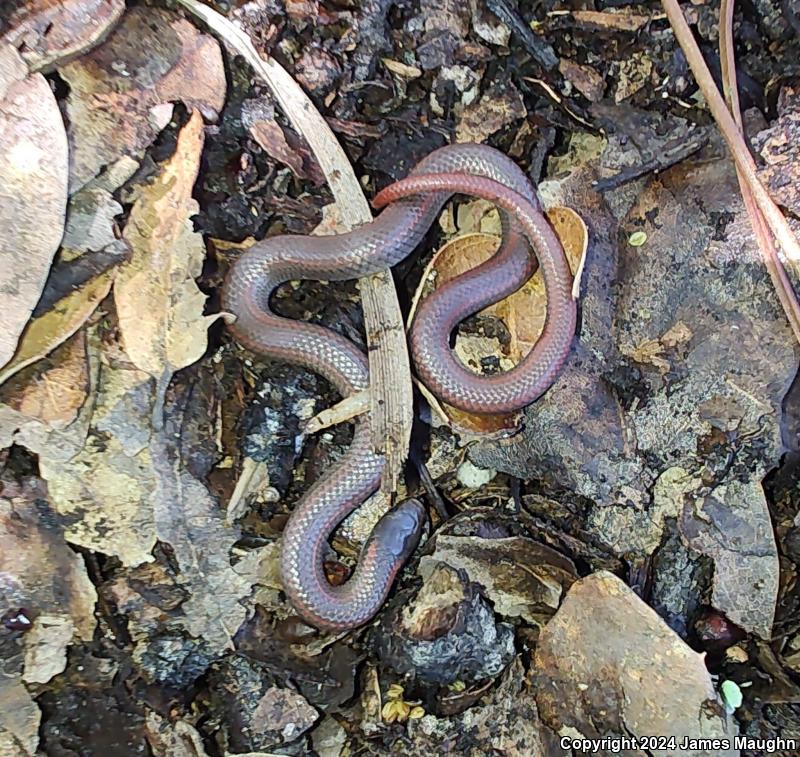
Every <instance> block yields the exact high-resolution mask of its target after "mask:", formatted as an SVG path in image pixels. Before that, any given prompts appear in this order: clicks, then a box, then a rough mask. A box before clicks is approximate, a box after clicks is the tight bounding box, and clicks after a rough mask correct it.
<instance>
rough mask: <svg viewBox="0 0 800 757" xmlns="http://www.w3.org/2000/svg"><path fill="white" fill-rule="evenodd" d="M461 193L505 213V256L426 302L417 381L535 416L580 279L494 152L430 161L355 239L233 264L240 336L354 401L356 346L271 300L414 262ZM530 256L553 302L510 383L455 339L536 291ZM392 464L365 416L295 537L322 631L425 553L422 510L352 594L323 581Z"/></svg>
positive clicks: (301, 600)
mask: <svg viewBox="0 0 800 757" xmlns="http://www.w3.org/2000/svg"><path fill="white" fill-rule="evenodd" d="M456 192H462V193H464V194H470V195H475V196H478V197H485V198H486V199H489V200H491V201H493V202H494V203H495V204H496V205H497V206H498V207H499V208H500V211H501V215H502V219H503V244H502V245H501V247H500V249H499V250H498V251H497V253H496V254H495V255H494V256H493V257H492V258H491V259H490V260H488V261H486V262H485V263H483V264H481V265H479V266H477V267H476V268H474V269H473V270H471V271H468V272H467V273H464V274H462V275H461V276H459V277H457V278H455V279H453V280H451V281H449V282H447V283H446V284H445V285H443V286H442V287H440V288H439V289H437V290H436V291H435V292H434V293H432V294H431V295H429V296H428V297H427V298H426V299H425V300H424V301H423V302H422V304H421V306H420V308H419V309H418V311H417V314H416V316H415V319H414V324H413V327H412V330H411V337H410V346H411V354H412V358H413V361H414V365H415V368H416V371H417V373H418V375H419V376H420V378H421V379H422V380H423V382H424V383H425V384H426V385H427V386H428V388H429V389H430V390H431V391H432V392H433V393H434V394H435V395H437V396H438V397H439V398H440V399H442V400H443V401H445V402H447V403H448V404H450V405H453V406H455V407H458V408H460V409H462V410H465V411H468V412H472V413H481V414H491V413H502V412H511V411H514V410H518V409H520V408H522V407H525V406H526V405H529V404H530V403H531V402H533V401H534V400H535V399H536V398H537V397H539V396H540V395H541V394H542V393H543V392H544V391H545V390H546V389H547V388H548V387H549V386H550V384H551V383H552V382H553V380H554V379H555V377H556V376H557V374H558V371H559V370H560V368H561V366H562V365H563V363H564V361H565V359H566V356H567V354H568V352H569V349H570V345H571V343H572V338H573V335H574V333H575V324H576V306H575V301H574V299H573V297H572V291H571V288H572V276H571V273H570V270H569V267H568V265H567V262H566V259H565V257H564V253H563V250H562V248H561V244H560V242H559V241H558V238H557V237H556V236H555V234H554V232H553V230H552V229H551V227H550V226H549V224H548V223H547V221H546V220H545V218H544V216H543V214H542V212H541V208H540V206H539V203H538V201H537V199H536V194H535V192H534V189H533V187H532V186H531V184H530V182H529V181H528V180H527V178H526V177H525V175H524V174H523V173H522V171H521V170H520V169H519V168H518V167H517V166H516V164H514V163H513V162H512V161H511V160H510V159H508V158H507V157H505V156H504V155H503V154H502V153H500V152H498V151H496V150H494V149H492V148H490V147H486V146H483V145H453V146H450V147H444V148H442V149H440V150H437V151H435V152H433V153H431V154H430V155H429V156H428V157H427V158H425V159H424V160H422V161H421V162H420V163H419V164H418V165H417V167H416V168H415V169H414V170H413V172H412V173H411V175H410V176H409V178H408V179H404V180H402V181H401V182H398V183H397V184H395V185H392V186H391V187H388V188H387V189H385V190H383V192H381V193H380V194H379V195H378V197H377V198H376V202H377V203H378V204H387V203H390V204H388V207H386V209H385V210H384V211H383V212H382V213H381V214H380V215H379V216H378V217H377V218H376V219H375V220H374V221H372V222H371V223H368V224H365V225H364V226H361V227H359V228H358V229H355V230H354V231H351V232H349V233H346V234H339V235H336V236H328V237H312V236H279V237H271V238H269V239H265V240H264V241H262V242H259V243H257V244H255V245H254V246H253V247H251V248H250V249H249V250H248V251H247V252H246V253H245V254H244V255H242V257H241V258H239V260H237V261H236V263H235V265H234V266H233V268H232V269H231V272H230V274H229V276H228V278H227V281H226V283H225V287H224V291H223V308H224V309H225V310H227V311H229V312H231V313H233V314H234V315H235V316H236V322H235V323H234V324H233V325H232V327H231V328H232V330H233V333H234V334H235V335H236V337H237V339H238V340H239V341H240V342H241V343H242V344H244V345H245V346H246V347H248V348H250V349H252V350H254V351H255V352H258V353H261V354H263V355H265V356H268V357H271V358H276V359H278V360H285V361H287V362H290V363H295V364H297V365H302V366H304V367H306V368H308V369H310V370H312V371H315V372H316V373H318V374H320V375H321V376H323V377H325V378H326V379H327V380H328V381H330V382H331V383H332V384H333V386H334V387H335V388H336V390H337V391H338V392H339V393H340V394H341V395H342V396H343V397H345V396H349V395H351V394H353V393H355V392H358V391H360V390H362V389H366V388H367V387H368V386H369V369H368V363H367V359H366V356H365V355H364V354H363V353H362V352H361V351H360V350H359V349H358V348H356V347H355V345H353V344H352V343H351V342H349V341H348V340H347V339H345V338H344V337H341V336H339V335H338V334H336V333H334V332H332V331H330V330H329V329H326V328H324V327H322V326H317V325H313V324H309V323H304V322H299V321H293V320H290V319H287V318H283V317H280V316H278V315H275V314H274V313H273V312H272V310H271V309H270V305H269V298H270V295H271V294H272V292H273V291H274V290H275V288H276V287H277V286H278V285H279V284H281V283H283V282H285V281H289V280H293V279H317V280H327V281H330V280H344V279H354V278H359V277H362V276H367V275H369V274H371V273H374V272H376V271H379V270H381V269H384V268H389V267H391V266H393V265H395V264H396V263H398V262H399V261H400V260H402V259H403V258H405V257H406V256H408V255H409V254H410V253H411V252H412V251H413V250H414V248H415V247H416V246H417V245H418V244H419V242H420V241H421V240H422V238H423V237H424V236H425V234H426V233H427V231H428V229H429V228H430V226H431V224H432V223H433V222H434V221H435V219H436V217H437V216H438V214H439V212H440V211H441V209H442V207H443V205H444V203H445V202H446V201H447V200H448V199H449V197H450V196H451V195H452V194H453V193H456ZM531 247H533V249H534V250H535V251H536V257H537V258H538V261H539V266H540V268H541V270H542V273H543V277H544V282H545V287H546V290H547V319H546V322H545V326H544V331H543V333H542V336H541V337H540V339H539V341H538V342H537V343H536V345H535V346H534V348H533V350H532V351H531V352H530V353H529V354H528V355H527V356H526V357H525V358H524V359H523V360H522V362H520V363H519V365H517V366H516V367H515V368H513V369H512V370H510V371H507V372H505V373H502V374H496V375H492V376H480V375H477V374H474V373H472V372H471V371H469V370H468V369H467V368H465V367H464V366H463V365H462V364H461V362H460V361H459V360H458V359H457V358H456V357H455V356H454V355H453V353H452V351H451V350H450V347H449V338H450V334H451V333H452V331H453V329H454V328H455V327H456V326H457V325H458V323H459V322H460V321H462V320H463V319H464V318H466V317H467V316H469V315H471V314H473V313H476V312H478V311H479V310H481V309H483V308H484V307H486V306H488V305H490V304H492V303H494V302H497V301H498V300H500V299H502V298H503V297H506V296H507V295H509V294H511V293H512V292H514V291H516V290H517V289H519V287H520V286H522V284H524V283H525V281H527V279H528V278H529V277H530V276H531V274H532V273H533V271H534V270H535V268H536V259H535V258H534V256H533V255H532V254H531ZM383 464H384V461H383V458H382V457H381V456H380V455H377V454H375V453H374V452H373V450H372V442H371V429H370V420H369V416H368V415H363V416H361V417H360V418H359V419H358V420H357V421H356V427H355V433H354V436H353V441H352V444H351V445H350V447H349V449H348V451H347V453H346V456H345V457H344V458H343V459H342V460H340V461H339V462H338V464H337V465H336V466H335V467H334V468H332V469H331V470H329V471H327V472H326V473H325V475H324V476H323V477H322V478H320V479H319V480H317V481H316V482H315V483H314V484H313V485H312V486H311V487H310V488H309V490H308V491H307V492H306V494H305V496H304V497H303V498H302V500H301V501H300V502H299V503H298V504H297V506H296V507H295V510H294V512H293V513H292V516H291V518H290V519H289V522H288V523H287V526H286V529H285V530H284V534H283V547H282V555H281V571H282V576H283V583H284V588H285V591H286V593H287V595H288V597H289V599H290V601H291V603H292V604H293V606H294V607H295V609H296V610H297V611H298V612H299V614H300V615H301V616H302V617H303V618H304V619H305V620H306V621H308V622H309V623H311V624H313V625H314V626H317V627H318V628H321V629H325V630H338V629H346V628H352V627H356V626H359V625H361V624H363V623H365V622H366V621H367V620H369V619H370V618H371V617H372V616H373V615H374V614H375V612H376V611H377V610H378V608H379V607H380V606H381V604H382V603H383V601H384V599H385V598H386V595H387V594H388V592H389V589H390V588H391V584H392V582H393V580H394V577H395V575H396V574H397V571H398V570H399V569H400V567H401V566H402V565H403V563H404V562H405V560H406V559H407V558H408V556H409V555H410V554H411V552H413V550H414V549H415V548H416V545H417V543H418V541H419V535H420V533H421V530H422V526H423V524H424V518H425V513H424V510H423V508H422V505H421V504H420V503H419V502H416V501H414V500H411V501H408V502H405V503H403V504H401V505H399V506H398V507H395V508H394V509H392V510H390V511H389V512H388V513H387V514H386V515H385V516H384V517H383V518H382V519H381V520H380V522H379V523H378V525H377V526H376V527H375V529H374V530H373V532H372V534H371V535H370V538H369V539H368V540H367V543H366V544H365V546H364V548H363V551H362V553H361V555H360V557H359V560H358V564H357V565H356V567H355V570H354V572H353V575H352V576H351V577H350V579H349V580H348V581H347V582H346V583H344V584H343V585H341V586H332V585H331V584H330V583H329V582H328V580H327V578H326V577H325V573H324V569H323V559H324V556H325V552H326V549H327V542H328V539H329V537H330V535H331V533H332V532H333V531H334V529H335V528H336V526H337V525H338V524H339V523H340V522H341V521H342V520H343V519H344V518H345V517H346V516H347V515H348V514H349V513H351V512H352V511H353V510H354V509H355V508H357V507H358V506H359V505H360V504H361V503H362V502H363V501H364V500H365V499H366V498H367V497H368V496H369V495H370V494H372V493H373V492H374V491H375V490H376V489H377V488H378V486H379V483H380V477H381V471H382V469H383Z"/></svg>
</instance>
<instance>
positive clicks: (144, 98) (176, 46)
mask: <svg viewBox="0 0 800 757" xmlns="http://www.w3.org/2000/svg"><path fill="white" fill-rule="evenodd" d="M60 74H61V76H62V77H63V78H64V80H65V81H66V82H67V83H68V84H69V88H70V93H69V96H68V97H67V100H66V109H67V116H68V122H69V138H70V147H71V155H70V159H71V160H70V187H71V189H72V190H73V191H74V190H76V189H78V188H79V187H81V186H83V185H84V184H85V183H86V182H87V181H89V180H90V179H91V178H92V177H94V176H96V175H97V174H98V173H99V172H100V170H101V169H102V167H103V166H104V165H106V164H108V163H112V162H114V161H116V160H118V159H119V158H120V157H122V156H123V155H131V156H136V155H139V154H140V153H141V152H142V151H143V150H144V149H145V148H146V147H147V146H148V145H149V144H150V143H151V142H152V141H153V139H154V138H155V136H156V134H157V133H158V132H159V131H160V129H161V127H162V126H163V122H164V116H165V115H166V116H167V120H169V119H168V117H169V113H170V111H169V110H168V111H167V112H166V114H165V113H164V111H163V108H159V106H162V105H163V104H164V103H171V102H173V101H175V100H182V101H183V102H185V103H186V105H187V106H188V107H190V108H196V109H199V110H200V111H202V112H203V114H204V115H206V116H207V117H209V118H214V117H215V116H216V114H217V113H219V111H220V110H221V109H222V106H223V104H224V102H225V89H226V83H225V71H224V68H223V65H222V55H221V53H220V49H219V45H218V44H217V42H216V41H215V40H213V39H212V38H211V37H209V36H207V35H205V34H202V33H200V32H199V31H198V30H197V29H196V28H195V27H194V26H193V25H192V24H190V23H189V22H188V21H186V20H185V19H182V18H179V17H177V16H176V15H175V14H174V13H170V12H167V11H164V10H160V9H156V8H145V7H141V6H138V7H135V8H131V9H129V10H128V12H127V13H126V14H125V16H124V17H123V19H122V21H121V22H120V24H119V25H118V26H117V27H116V28H115V29H114V31H113V33H112V34H111V35H110V36H109V38H108V39H107V40H106V41H105V42H104V43H103V44H102V45H100V46H99V47H96V48H95V49H94V50H92V51H91V52H90V53H89V54H88V55H84V56H83V57H81V58H80V59H79V60H76V61H74V62H73V63H69V64H67V65H66V66H63V67H62V68H61V69H60Z"/></svg>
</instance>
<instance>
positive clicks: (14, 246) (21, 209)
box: [0, 44, 67, 365]
mask: <svg viewBox="0 0 800 757" xmlns="http://www.w3.org/2000/svg"><path fill="white" fill-rule="evenodd" d="M0 176H2V177H3V181H2V183H1V184H0V291H2V293H3V305H4V307H3V323H2V329H0V365H5V364H6V363H7V362H8V361H9V360H10V359H11V357H12V356H13V354H14V351H15V350H16V348H17V342H18V340H19V337H20V334H21V333H22V330H23V329H24V328H25V324H26V323H27V322H28V318H29V317H30V314H31V312H32V311H33V308H34V307H35V306H36V302H37V300H38V299H39V295H40V294H41V293H42V288H43V287H44V283H45V281H46V279H47V273H48V271H49V270H50V264H51V262H52V260H53V255H55V252H56V250H57V249H58V243H59V241H60V240H61V235H62V233H63V230H64V214H65V210H66V204H67V140H66V135H65V133H64V124H63V122H62V120H61V112H60V111H59V109H58V104H57V103H56V99H55V97H54V96H53V93H52V91H51V90H50V85H49V84H48V83H47V81H46V80H45V78H44V77H43V76H42V75H41V74H31V75H27V68H26V66H25V64H24V63H23V61H22V59H21V58H20V57H19V55H18V54H17V52H16V50H14V49H13V48H12V47H10V46H8V45H4V44H0Z"/></svg>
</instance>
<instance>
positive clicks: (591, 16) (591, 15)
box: [572, 9, 651, 32]
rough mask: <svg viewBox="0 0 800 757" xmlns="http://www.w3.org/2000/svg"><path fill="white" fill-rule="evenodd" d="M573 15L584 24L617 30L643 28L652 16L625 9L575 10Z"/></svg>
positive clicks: (633, 30) (632, 30)
mask: <svg viewBox="0 0 800 757" xmlns="http://www.w3.org/2000/svg"><path fill="white" fill-rule="evenodd" d="M572 17H573V18H574V19H575V20H576V21H578V22H579V23H580V25H582V26H588V27H597V28H599V29H615V30H617V31H624V32H635V31H638V30H639V29H641V28H642V27H643V26H644V25H645V24H646V23H647V22H648V21H650V20H651V19H650V16H643V15H641V14H638V13H627V12H625V11H622V12H616V11H614V10H613V9H612V10H610V11H607V12H606V11H573V12H572Z"/></svg>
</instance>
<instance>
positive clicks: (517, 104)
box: [456, 83, 528, 142]
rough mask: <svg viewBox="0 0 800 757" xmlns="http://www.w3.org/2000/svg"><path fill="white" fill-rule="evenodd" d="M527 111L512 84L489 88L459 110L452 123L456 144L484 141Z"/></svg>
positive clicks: (523, 115)
mask: <svg viewBox="0 0 800 757" xmlns="http://www.w3.org/2000/svg"><path fill="white" fill-rule="evenodd" d="M527 114H528V111H527V110H526V108H525V104H524V102H523V100H522V95H521V94H520V92H519V90H518V89H517V88H516V87H514V85H513V84H511V83H507V84H505V85H497V86H493V87H491V88H489V89H488V90H487V91H486V92H485V93H484V95H483V97H481V99H480V100H478V101H477V102H475V103H473V104H472V105H468V106H467V107H466V108H463V109H462V111H461V113H460V115H459V119H458V123H457V124H456V142H485V141H486V140H487V139H488V138H489V137H491V136H492V134H494V133H495V132H498V131H500V129H502V128H503V127H504V126H508V124H510V123H513V122H514V121H517V120H518V119H520V118H525V116H526V115H527Z"/></svg>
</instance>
